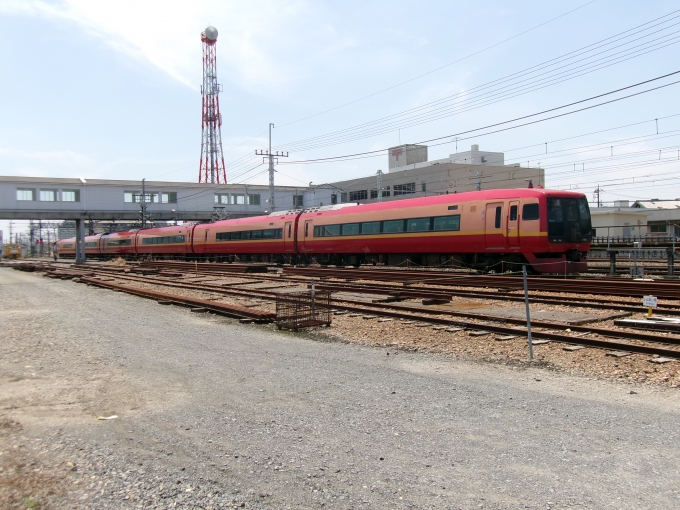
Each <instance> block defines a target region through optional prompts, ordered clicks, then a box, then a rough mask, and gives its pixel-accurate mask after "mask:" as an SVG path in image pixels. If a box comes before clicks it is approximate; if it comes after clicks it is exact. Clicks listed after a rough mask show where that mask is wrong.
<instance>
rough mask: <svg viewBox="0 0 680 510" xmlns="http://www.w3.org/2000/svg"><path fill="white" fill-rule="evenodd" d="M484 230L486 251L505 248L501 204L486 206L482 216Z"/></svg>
mask: <svg viewBox="0 0 680 510" xmlns="http://www.w3.org/2000/svg"><path fill="white" fill-rule="evenodd" d="M484 218H485V219H484V221H485V225H486V228H485V229H484V239H485V241H486V249H487V250H501V249H503V248H505V240H504V237H505V236H504V235H503V234H504V232H503V228H502V220H503V203H502V202H499V203H495V204H486V211H485V214H484Z"/></svg>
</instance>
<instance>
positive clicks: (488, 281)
mask: <svg viewBox="0 0 680 510" xmlns="http://www.w3.org/2000/svg"><path fill="white" fill-rule="evenodd" d="M283 274H284V275H297V276H307V277H315V278H345V279H352V280H372V281H381V282H397V283H402V284H409V283H410V284H414V283H426V284H428V285H439V286H459V287H494V288H499V289H505V290H519V289H522V288H523V282H522V279H521V278H518V277H516V276H501V275H497V276H487V275H474V276H470V275H460V274H454V273H435V272H426V271H386V270H382V269H375V270H372V269H337V268H333V269H331V268H311V267H304V268H302V267H285V268H284V269H283ZM528 280H529V287H530V288H531V289H532V290H540V291H547V292H567V293H578V294H597V295H608V296H621V297H639V298H641V297H642V296H644V295H653V296H656V297H658V298H662V299H680V283H675V282H666V281H658V280H655V281H651V282H650V281H626V280H618V279H617V280H613V279H605V278H603V279H598V280H594V281H593V280H571V279H560V278H534V277H531V278H529V279H528Z"/></svg>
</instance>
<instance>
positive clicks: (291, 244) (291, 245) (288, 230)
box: [283, 221, 295, 253]
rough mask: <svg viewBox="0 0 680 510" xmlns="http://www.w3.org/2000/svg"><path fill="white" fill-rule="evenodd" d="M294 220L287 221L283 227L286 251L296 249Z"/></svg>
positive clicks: (284, 248)
mask: <svg viewBox="0 0 680 510" xmlns="http://www.w3.org/2000/svg"><path fill="white" fill-rule="evenodd" d="M293 234H294V232H293V222H292V221H287V222H286V224H285V225H284V227H283V250H284V251H285V252H286V253H290V252H293V251H295V240H294V239H293Z"/></svg>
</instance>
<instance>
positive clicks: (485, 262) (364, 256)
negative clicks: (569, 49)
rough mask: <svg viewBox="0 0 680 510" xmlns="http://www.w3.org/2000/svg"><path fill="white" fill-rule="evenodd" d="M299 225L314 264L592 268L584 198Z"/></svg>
mask: <svg viewBox="0 0 680 510" xmlns="http://www.w3.org/2000/svg"><path fill="white" fill-rule="evenodd" d="M556 211H557V212H556ZM558 213H559V214H558ZM299 225H300V226H299V232H300V234H299V238H298V249H299V252H300V253H301V254H303V255H304V256H305V258H306V259H307V260H314V261H316V262H320V263H331V264H354V265H357V264H360V263H365V262H385V263H388V264H390V265H396V264H400V263H403V262H405V261H407V260H408V261H411V262H413V263H416V264H423V265H439V264H443V263H451V264H455V263H459V264H461V265H467V266H469V267H486V268H495V269H501V268H504V267H508V268H510V267H512V264H521V263H524V262H525V261H526V262H529V263H530V264H531V266H532V267H533V268H534V270H535V271H537V272H564V271H565V270H566V271H568V272H574V271H583V270H585V268H586V267H585V266H586V263H585V259H584V257H583V254H584V253H585V252H587V251H588V249H589V246H590V239H591V228H590V213H589V211H588V204H587V201H586V200H585V197H584V196H583V195H582V194H579V193H571V192H560V191H547V190H543V189H523V190H517V189H512V190H490V191H482V192H471V193H460V194H451V195H440V196H436V197H428V198H416V199H409V200H401V201H398V202H396V201H391V202H384V203H374V204H365V205H359V206H357V207H355V208H351V209H345V208H336V209H333V210H324V211H316V212H306V213H304V214H302V215H301V216H300V218H299ZM505 262H507V263H508V265H507V266H506V265H505V264H504V263H505Z"/></svg>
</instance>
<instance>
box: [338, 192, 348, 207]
mask: <svg viewBox="0 0 680 510" xmlns="http://www.w3.org/2000/svg"><path fill="white" fill-rule="evenodd" d="M340 202H342V203H343V204H344V203H345V202H347V192H345V193H340Z"/></svg>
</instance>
